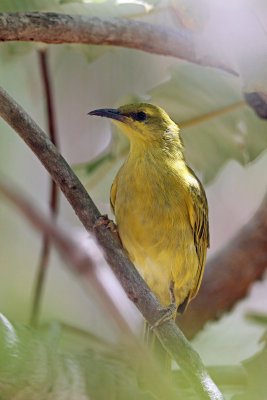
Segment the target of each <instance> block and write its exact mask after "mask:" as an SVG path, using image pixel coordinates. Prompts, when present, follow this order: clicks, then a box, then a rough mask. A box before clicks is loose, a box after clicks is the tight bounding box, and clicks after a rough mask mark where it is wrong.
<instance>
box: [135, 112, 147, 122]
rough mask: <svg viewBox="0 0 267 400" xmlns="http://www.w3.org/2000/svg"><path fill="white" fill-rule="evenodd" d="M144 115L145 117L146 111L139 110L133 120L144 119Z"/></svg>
mask: <svg viewBox="0 0 267 400" xmlns="http://www.w3.org/2000/svg"><path fill="white" fill-rule="evenodd" d="M146 117H147V115H146V113H144V112H143V111H139V112H138V113H136V115H135V120H136V121H144V120H145V119H146Z"/></svg>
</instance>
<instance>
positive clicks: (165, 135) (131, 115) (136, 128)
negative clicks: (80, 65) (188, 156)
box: [89, 103, 182, 147]
mask: <svg viewBox="0 0 267 400" xmlns="http://www.w3.org/2000/svg"><path fill="white" fill-rule="evenodd" d="M89 115H98V116H100V117H106V118H111V119H112V120H113V121H114V122H115V123H116V124H117V125H118V126H119V127H120V129H121V130H122V132H123V133H124V134H125V135H126V136H127V137H128V138H129V139H130V141H131V142H132V143H145V144H149V143H151V144H155V143H158V144H163V145H164V144H165V142H168V141H177V144H178V145H179V144H180V147H182V144H181V140H180V136H179V128H178V126H177V125H176V124H175V123H174V122H173V121H172V120H171V119H170V117H169V116H168V114H167V113H166V112H165V111H164V110H162V108H160V107H157V106H154V105H152V104H146V103H141V104H127V105H125V106H121V107H119V108H117V109H110V108H104V109H100V110H94V111H91V112H89Z"/></svg>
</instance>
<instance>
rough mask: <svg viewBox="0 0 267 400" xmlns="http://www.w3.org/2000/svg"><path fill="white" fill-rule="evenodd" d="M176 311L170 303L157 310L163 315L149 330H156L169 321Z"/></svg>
mask: <svg viewBox="0 0 267 400" xmlns="http://www.w3.org/2000/svg"><path fill="white" fill-rule="evenodd" d="M176 310H177V305H176V303H171V304H169V305H168V306H166V307H161V308H158V311H159V312H163V313H164V314H163V315H162V317H160V318H159V319H158V320H157V321H156V322H155V323H154V324H153V325H151V327H150V329H154V328H157V327H158V326H160V325H162V324H163V323H164V322H166V321H169V320H170V319H172V318H173V317H174V316H175V313H176Z"/></svg>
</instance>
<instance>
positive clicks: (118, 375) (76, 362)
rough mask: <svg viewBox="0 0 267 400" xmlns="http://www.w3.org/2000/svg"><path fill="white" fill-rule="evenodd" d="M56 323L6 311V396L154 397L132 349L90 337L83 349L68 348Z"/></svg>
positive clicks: (0, 367) (1, 338) (0, 388)
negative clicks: (61, 344) (22, 320)
mask: <svg viewBox="0 0 267 400" xmlns="http://www.w3.org/2000/svg"><path fill="white" fill-rule="evenodd" d="M54 329H55V326H54V325H53V326H52V328H51V330H49V329H48V330H47V331H45V332H42V331H37V330H35V329H32V328H28V327H26V326H23V325H21V324H18V323H11V322H10V321H8V319H7V318H5V317H4V316H3V315H2V314H0V398H1V399H4V400H11V399H14V398H19V399H21V400H36V399H44V398H48V397H49V399H55V400H56V399H83V400H86V399H94V400H102V399H104V398H106V395H107V393H108V394H109V397H108V398H109V399H114V400H115V399H116V400H124V399H129V400H138V399H140V400H153V399H154V396H152V395H151V394H150V393H149V392H146V391H145V390H143V389H142V388H141V387H140V386H139V383H138V377H137V372H138V370H137V368H136V367H134V362H133V363H132V361H130V359H129V353H128V352H127V351H126V349H124V350H125V351H121V350H122V349H119V348H117V347H116V346H115V345H111V344H110V343H105V342H103V343H102V344H100V343H99V342H95V340H94V339H93V338H92V337H89V339H88V341H87V346H88V347H87V348H86V349H85V350H84V351H83V352H82V353H80V354H71V353H63V352H61V351H59V350H58V339H59V333H60V331H58V330H57V329H56V334H54ZM76 340H79V337H76ZM90 342H91V345H90ZM133 360H134V358H133ZM150 383H151V382H150Z"/></svg>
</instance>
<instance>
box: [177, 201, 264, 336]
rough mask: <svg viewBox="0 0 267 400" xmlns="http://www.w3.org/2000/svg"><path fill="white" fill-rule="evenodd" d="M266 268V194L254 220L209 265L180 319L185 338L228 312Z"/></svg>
mask: <svg viewBox="0 0 267 400" xmlns="http://www.w3.org/2000/svg"><path fill="white" fill-rule="evenodd" d="M266 268H267V195H266V196H265V199H264V200H263V203H262V205H261V207H260V209H259V210H258V211H257V213H256V214H255V215H254V217H253V218H252V219H251V221H250V222H249V223H248V224H247V225H246V226H245V227H244V228H243V229H242V230H241V231H240V232H239V233H238V234H237V235H236V237H235V238H234V239H232V240H231V243H229V244H228V245H227V246H226V247H225V248H224V249H223V250H221V251H220V253H219V254H217V255H216V257H215V258H214V259H212V260H211V261H210V262H208V263H207V266H206V271H205V273H204V278H203V282H202V285H201V288H200V291H199V294H198V296H197V297H196V298H195V299H194V300H193V301H192V302H191V304H190V306H189V307H188V310H187V312H186V313H185V314H184V315H182V316H180V317H179V319H178V324H179V326H181V327H182V329H183V332H184V333H185V334H186V336H187V337H189V338H192V337H193V336H194V335H195V334H196V333H197V332H198V331H199V330H200V329H201V328H202V327H203V326H204V325H205V323H206V322H207V321H210V320H212V319H215V318H218V317H219V316H221V315H222V313H224V312H226V311H229V310H230V309H231V308H232V307H233V306H234V304H235V303H236V302H237V301H238V300H240V299H242V298H243V297H245V296H246V294H247V292H248V290H249V288H250V286H251V284H252V282H254V281H255V280H257V279H260V278H262V276H263V274H264V271H265V270H266ZM211 299H212V301H211Z"/></svg>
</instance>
